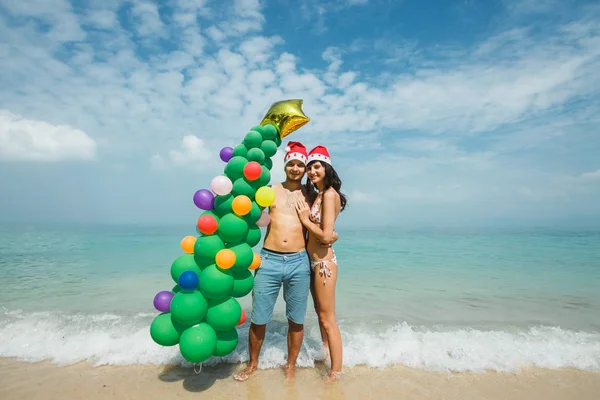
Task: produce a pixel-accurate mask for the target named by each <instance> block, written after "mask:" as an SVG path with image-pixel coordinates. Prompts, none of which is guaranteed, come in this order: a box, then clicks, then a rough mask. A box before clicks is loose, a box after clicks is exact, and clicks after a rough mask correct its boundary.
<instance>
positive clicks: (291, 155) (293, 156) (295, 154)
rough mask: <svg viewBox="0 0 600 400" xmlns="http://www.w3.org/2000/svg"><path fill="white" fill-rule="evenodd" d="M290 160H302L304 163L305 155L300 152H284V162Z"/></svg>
mask: <svg viewBox="0 0 600 400" xmlns="http://www.w3.org/2000/svg"><path fill="white" fill-rule="evenodd" d="M291 160H298V161H302V162H303V163H304V164H306V157H305V156H304V154H302V153H298V152H293V153H288V154H286V155H285V158H284V162H285V163H286V164H287V163H288V162H289V161H291Z"/></svg>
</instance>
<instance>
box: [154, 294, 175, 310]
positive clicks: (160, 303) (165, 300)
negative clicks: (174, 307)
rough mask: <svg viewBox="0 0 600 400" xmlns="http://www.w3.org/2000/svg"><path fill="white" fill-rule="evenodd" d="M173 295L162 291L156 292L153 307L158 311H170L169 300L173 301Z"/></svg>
mask: <svg viewBox="0 0 600 400" xmlns="http://www.w3.org/2000/svg"><path fill="white" fill-rule="evenodd" d="M173 296H175V295H174V294H173V293H171V292H168V291H166V290H163V291H162V292H158V293H157V294H156V296H154V307H155V308H156V309H157V310H158V311H162V312H168V311H169V310H170V309H171V300H173Z"/></svg>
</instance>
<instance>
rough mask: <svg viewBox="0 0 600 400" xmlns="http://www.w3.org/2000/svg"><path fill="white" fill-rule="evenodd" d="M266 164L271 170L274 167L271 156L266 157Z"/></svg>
mask: <svg viewBox="0 0 600 400" xmlns="http://www.w3.org/2000/svg"><path fill="white" fill-rule="evenodd" d="M264 166H265V167H267V169H269V171H270V170H271V169H273V160H271V159H270V158H265V162H264Z"/></svg>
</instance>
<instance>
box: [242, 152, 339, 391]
mask: <svg viewBox="0 0 600 400" xmlns="http://www.w3.org/2000/svg"><path fill="white" fill-rule="evenodd" d="M286 150H287V152H286V154H285V159H284V165H285V181H284V182H283V183H279V184H275V185H272V188H273V189H274V190H275V202H274V203H273V204H272V205H271V206H270V207H269V216H270V217H271V222H270V224H269V225H268V227H267V234H266V236H265V241H264V245H263V248H262V249H261V252H260V256H261V265H260V268H258V270H257V271H256V274H255V276H254V288H253V290H252V315H251V317H250V332H249V333H248V342H249V343H248V349H249V352H250V362H249V364H248V366H247V367H246V368H245V369H244V370H243V371H241V372H239V373H237V374H235V375H234V376H233V378H234V379H235V380H238V381H245V380H246V379H248V378H249V377H250V375H252V374H253V373H254V372H255V371H256V369H257V368H258V356H259V354H260V349H261V347H262V344H263V341H264V339H265V331H266V327H267V323H269V322H270V321H271V318H272V316H273V308H274V306H275V302H276V300H277V296H278V295H279V290H280V288H281V286H283V299H284V300H285V304H286V313H285V314H286V317H287V319H288V334H287V343H288V358H287V365H286V367H285V371H286V375H287V376H288V377H291V376H293V374H294V371H295V367H296V360H297V358H298V354H299V353H300V347H301V345H302V340H303V337H304V317H305V315H306V307H307V302H308V295H309V292H310V262H309V259H308V254H307V252H306V239H305V238H306V230H305V228H304V227H303V225H302V223H301V222H300V219H299V218H298V214H297V212H296V209H295V204H296V200H297V199H299V198H301V197H303V198H304V200H305V201H308V199H307V197H306V192H305V189H304V187H303V186H302V182H301V181H302V178H303V177H304V173H305V172H306V159H307V154H306V148H305V147H304V145H303V144H302V143H299V142H289V143H288V147H287V148H286ZM334 236H335V235H334ZM336 238H337V237H336Z"/></svg>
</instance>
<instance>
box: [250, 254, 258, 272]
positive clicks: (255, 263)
mask: <svg viewBox="0 0 600 400" xmlns="http://www.w3.org/2000/svg"><path fill="white" fill-rule="evenodd" d="M260 261H261V260H260V256H259V255H258V254H256V253H254V258H252V264H250V266H249V267H248V269H249V270H255V269H257V268H258V267H260Z"/></svg>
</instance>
